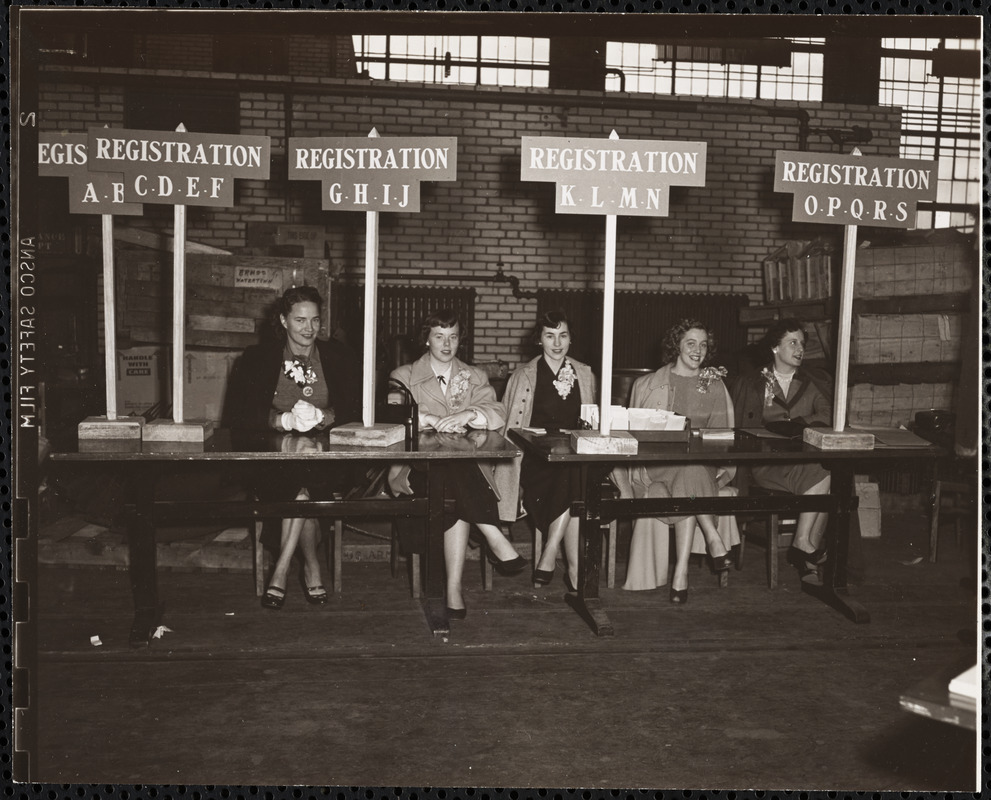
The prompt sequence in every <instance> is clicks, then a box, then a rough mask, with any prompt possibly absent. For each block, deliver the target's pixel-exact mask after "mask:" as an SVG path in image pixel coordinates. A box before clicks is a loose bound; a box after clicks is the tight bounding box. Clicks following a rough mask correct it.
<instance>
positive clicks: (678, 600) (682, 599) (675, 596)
mask: <svg viewBox="0 0 991 800" xmlns="http://www.w3.org/2000/svg"><path fill="white" fill-rule="evenodd" d="M668 599H669V600H670V601H671V602H672V603H674V604H675V605H677V606H683V605H685V603H687V602H688V589H675V588H674V586H672V587H671V592H670V594H669V595H668Z"/></svg>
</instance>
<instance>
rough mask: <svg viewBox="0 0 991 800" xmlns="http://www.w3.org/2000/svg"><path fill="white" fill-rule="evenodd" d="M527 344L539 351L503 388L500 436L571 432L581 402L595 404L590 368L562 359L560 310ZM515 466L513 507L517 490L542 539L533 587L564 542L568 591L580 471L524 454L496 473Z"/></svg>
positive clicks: (574, 564)
mask: <svg viewBox="0 0 991 800" xmlns="http://www.w3.org/2000/svg"><path fill="white" fill-rule="evenodd" d="M533 341H534V343H535V344H536V345H538V346H539V347H540V350H541V353H540V355H539V356H537V357H536V358H535V359H533V360H532V361H530V362H528V363H527V364H524V365H523V366H522V367H520V368H519V369H518V370H516V371H515V372H514V373H513V374H512V375H511V376H510V378H509V382H508V383H507V384H506V393H505V395H504V397H503V400H504V402H505V405H506V409H507V410H508V412H509V413H508V416H507V422H506V427H505V428H504V429H503V433H505V432H506V431H507V430H509V429H510V428H524V427H530V426H533V427H537V428H543V429H545V430H546V431H547V432H548V433H556V432H557V431H560V430H568V429H572V428H577V427H578V426H579V422H580V419H581V407H582V404H583V403H594V402H595V376H594V375H593V374H592V368H591V367H589V366H588V365H587V364H583V363H582V362H580V361H577V360H575V359H573V358H569V357H568V349H569V348H570V347H571V328H570V326H569V324H568V318H567V316H565V314H564V313H563V312H561V311H550V312H548V313H546V314H543V315H542V316H541V317H540V319H538V320H537V324H536V326H535V328H534V332H533ZM514 467H517V468H519V473H518V474H519V478H518V482H517V483H516V484H515V486H513V487H512V490H513V491H512V500H511V502H512V503H513V507H514V508H515V506H516V502H517V501H516V497H517V496H518V494H519V493H520V490H522V495H523V507H524V508H525V509H526V511H527V513H528V514H529V515H530V519H531V520H532V521H533V524H534V527H536V529H537V536H538V537H539V536H542V535H543V534H546V536H547V539H546V541H545V543H544V549H543V551H542V552H541V554H540V559H539V561H537V562H536V563H535V564H534V571H533V580H534V583H537V584H540V585H541V586H546V585H547V584H549V583H550V582H551V581H552V580H553V579H554V569H555V565H556V563H557V553H558V550H559V549H560V547H561V544H562V543H563V544H564V554H565V559H566V563H567V568H568V572H567V574H566V575H565V585H566V586H567V588H568V589H569V590H570V591H574V589H575V586H576V585H577V583H578V518H577V517H573V516H572V515H571V504H572V502H573V501H575V500H577V499H578V498H579V497H580V496H581V484H580V480H581V470H580V469H578V468H577V467H575V466H572V465H567V464H550V463H547V462H546V461H542V460H541V459H539V458H536V457H533V456H529V455H524V456H523V460H522V466H521V467H519V465H515V464H506V465H505V466H501V467H498V468H497V470H510V469H513V468H514Z"/></svg>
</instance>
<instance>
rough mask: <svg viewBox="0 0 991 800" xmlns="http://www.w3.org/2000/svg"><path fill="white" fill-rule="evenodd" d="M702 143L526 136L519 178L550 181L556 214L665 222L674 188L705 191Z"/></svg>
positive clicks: (704, 148) (523, 141)
mask: <svg viewBox="0 0 991 800" xmlns="http://www.w3.org/2000/svg"><path fill="white" fill-rule="evenodd" d="M705 156H706V144H705V142H667V141H659V140H656V141H652V140H647V139H613V138H610V139H572V138H558V137H553V136H524V137H523V140H522V156H521V163H520V177H521V178H522V179H523V180H525V181H554V183H555V184H556V187H555V188H556V192H555V204H554V210H555V211H556V212H557V213H558V214H615V215H619V216H640V217H666V216H667V215H668V200H669V191H670V188H671V187H672V186H704V185H705Z"/></svg>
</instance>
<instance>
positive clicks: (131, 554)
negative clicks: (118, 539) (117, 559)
mask: <svg viewBox="0 0 991 800" xmlns="http://www.w3.org/2000/svg"><path fill="white" fill-rule="evenodd" d="M129 483H130V487H129V491H128V497H129V498H130V500H131V503H130V508H129V511H128V513H127V515H126V520H127V522H126V524H127V551H128V561H129V573H130V578H131V596H132V597H133V598H134V622H133V623H132V625H131V633H130V636H129V637H128V643H129V644H130V645H131V647H147V646H148V644H149V643H150V641H151V637H152V634H153V633H154V632H155V629H156V628H157V627H158V625H159V624H160V623H161V619H162V607H161V606H160V605H159V602H158V574H157V573H158V556H157V550H156V542H155V523H154V520H153V519H152V516H151V504H152V501H153V500H154V494H155V490H154V482H153V481H152V480H150V479H149V478H148V476H146V475H139V476H137V477H136V478H135V479H133V480H131V481H129Z"/></svg>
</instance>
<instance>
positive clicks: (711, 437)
mask: <svg viewBox="0 0 991 800" xmlns="http://www.w3.org/2000/svg"><path fill="white" fill-rule="evenodd" d="M701 434H702V441H704V442H732V441H733V440H734V439H735V438H736V431H734V430H733V429H732V428H702V430H701Z"/></svg>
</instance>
